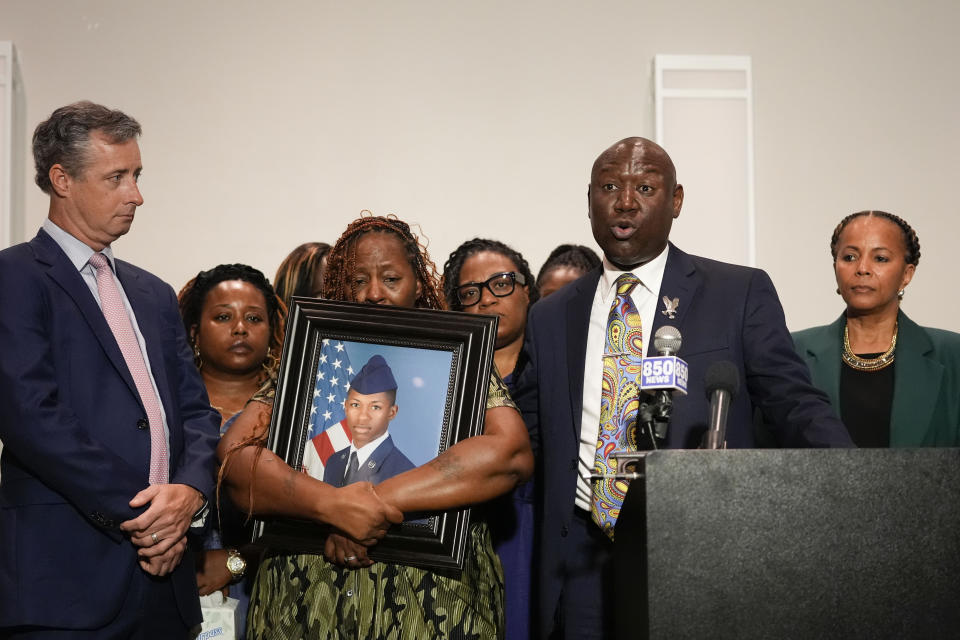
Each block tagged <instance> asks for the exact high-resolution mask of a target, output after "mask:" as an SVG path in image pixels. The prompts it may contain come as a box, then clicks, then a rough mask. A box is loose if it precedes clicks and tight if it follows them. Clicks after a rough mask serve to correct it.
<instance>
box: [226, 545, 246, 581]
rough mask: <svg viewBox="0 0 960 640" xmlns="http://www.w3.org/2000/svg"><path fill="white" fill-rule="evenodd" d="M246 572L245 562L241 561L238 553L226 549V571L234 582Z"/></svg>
mask: <svg viewBox="0 0 960 640" xmlns="http://www.w3.org/2000/svg"><path fill="white" fill-rule="evenodd" d="M246 570H247V561H246V560H244V559H243V556H241V555H240V552H239V551H237V550H236V549H227V571H229V572H230V575H232V576H233V579H234V580H239V579H240V578H242V577H243V574H244V572H246Z"/></svg>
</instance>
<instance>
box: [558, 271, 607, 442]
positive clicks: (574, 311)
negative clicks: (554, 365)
mask: <svg viewBox="0 0 960 640" xmlns="http://www.w3.org/2000/svg"><path fill="white" fill-rule="evenodd" d="M602 272H603V268H602V267H600V268H597V269H595V270H594V271H593V272H592V273H590V274H589V275H587V276H584V277H583V278H580V279H579V280H577V281H576V282H575V283H573V284H572V285H571V286H572V287H575V289H576V290H575V293H574V295H572V296H571V297H570V299H569V300H568V301H567V309H566V317H565V318H564V321H565V322H566V338H567V343H566V349H567V353H566V356H567V357H566V358H565V359H564V358H561V359H560V362H564V361H565V362H567V363H568V369H567V379H568V380H569V383H570V412H571V414H572V416H573V421H572V424H573V429H574V431H573V436H574V438H576V439H577V440H579V439H580V421H581V420H582V419H583V371H584V366H585V365H586V358H587V332H588V330H589V328H590V310H591V308H592V307H593V298H594V296H595V295H596V292H597V283H598V282H599V281H600V274H601V273H602Z"/></svg>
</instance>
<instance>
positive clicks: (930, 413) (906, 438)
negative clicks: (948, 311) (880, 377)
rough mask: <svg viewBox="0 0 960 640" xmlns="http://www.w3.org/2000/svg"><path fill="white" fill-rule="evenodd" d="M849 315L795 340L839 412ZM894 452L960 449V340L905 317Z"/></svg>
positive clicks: (893, 410)
mask: <svg viewBox="0 0 960 640" xmlns="http://www.w3.org/2000/svg"><path fill="white" fill-rule="evenodd" d="M845 322H846V319H845V315H841V316H840V317H839V318H838V319H837V320H836V321H834V322H833V323H832V324H828V325H825V326H822V327H813V328H811V329H804V330H803V331H798V332H796V333H794V334H793V339H794V342H795V343H796V346H797V352H798V353H799V354H800V355H801V357H803V359H804V360H806V362H807V364H808V365H809V366H810V373H811V375H812V376H813V383H814V384H815V385H817V386H818V387H820V388H821V389H823V390H824V391H825V392H826V394H827V395H828V396H829V397H830V402H831V403H833V406H834V407H837V408H838V412H839V407H840V369H841V368H842V367H843V364H842V362H841V359H840V352H841V350H842V349H843V327H844V324H845ZM897 322H898V325H899V328H898V330H897V353H896V360H895V361H894V365H893V366H894V367H895V370H894V375H893V406H892V407H891V410H890V446H891V447H957V446H960V334H957V333H953V332H952V331H944V330H943V329H928V328H926V327H921V326H920V325H918V324H917V323H916V322H914V321H913V320H911V319H910V318H908V317H907V315H906V314H905V313H903V311H901V312H900V314H899V317H898V319H897Z"/></svg>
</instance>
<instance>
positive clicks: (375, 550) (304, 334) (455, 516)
mask: <svg viewBox="0 0 960 640" xmlns="http://www.w3.org/2000/svg"><path fill="white" fill-rule="evenodd" d="M496 334H497V318H496V317H495V316H485V315H477V314H468V313H462V312H455V311H434V310H426V309H408V308H401V307H383V306H375V305H366V304H356V303H349V302H337V301H331V300H321V299H315V298H300V297H294V298H293V299H292V300H291V303H290V309H289V313H288V316H287V328H286V337H285V340H284V346H283V353H282V356H281V361H280V371H279V376H278V379H277V389H276V397H275V399H274V405H273V416H272V419H271V423H270V430H269V436H268V440H267V446H268V447H269V448H270V449H271V450H273V451H274V452H275V453H276V454H277V455H279V456H280V457H282V458H283V460H284V461H285V462H286V463H287V464H288V465H290V466H291V467H293V468H295V469H303V456H304V450H305V448H306V446H307V445H308V444H310V443H309V442H308V441H307V434H308V431H309V427H310V411H311V409H312V406H313V401H314V385H315V382H316V376H317V371H318V367H319V363H320V352H321V349H322V348H323V345H324V342H323V341H324V340H334V341H344V342H348V343H349V342H353V343H367V344H373V345H387V346H392V347H408V348H412V349H426V350H434V351H443V352H448V353H449V354H450V356H451V357H450V370H449V373H448V375H447V389H446V394H445V397H444V400H443V403H444V406H443V407H442V409H443V420H442V421H441V422H442V423H441V424H439V425H435V426H433V425H423V427H422V428H425V429H431V428H433V429H436V435H437V436H439V442H440V445H439V447H438V450H437V451H436V452H435V453H434V454H433V455H431V456H430V457H431V458H432V457H435V455H437V454H439V453H442V452H443V451H445V450H446V449H447V448H449V447H450V446H452V445H453V444H455V443H457V442H459V441H461V440H464V439H466V438H469V437H472V436H475V435H479V434H480V433H481V432H482V430H483V423H484V415H485V411H486V400H487V391H488V384H489V378H490V370H491V366H492V363H493V351H494V340H495V338H496ZM398 404H400V402H399V400H398ZM417 428H421V427H420V426H419V425H418V427H417ZM469 523H470V509H469V508H464V509H454V510H450V511H445V512H440V513H429V514H418V515H415V517H414V518H411V517H410V515H409V514H408V518H407V519H406V520H405V521H404V522H403V523H402V524H400V525H394V526H393V527H391V528H390V530H389V531H388V532H387V535H386V536H385V537H384V539H383V540H381V541H380V542H379V543H377V544H376V545H374V546H373V547H371V548H370V550H369V552H368V555H369V557H370V558H371V559H373V560H376V561H380V562H391V563H399V564H407V565H412V566H417V567H423V568H427V569H431V570H434V571H439V572H443V573H445V574H447V575H458V574H459V572H460V571H462V569H463V562H464V557H465V553H466V543H467V529H468V526H469ZM328 532H329V527H327V526H325V525H321V524H318V523H315V522H310V521H305V520H295V519H290V518H269V519H258V521H257V523H256V525H255V527H254V537H255V539H257V541H258V543H259V544H262V545H265V546H268V547H270V548H273V549H282V550H285V551H292V552H305V553H322V552H323V547H324V543H325V540H326V535H327V533H328Z"/></svg>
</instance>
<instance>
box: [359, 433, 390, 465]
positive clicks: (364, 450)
mask: <svg viewBox="0 0 960 640" xmlns="http://www.w3.org/2000/svg"><path fill="white" fill-rule="evenodd" d="M389 437H390V430H389V429H387V430H386V431H384V432H383V435H381V436H380V437H379V438H377V439H376V440H372V441H370V442H368V443H367V444H365V445H363V446H362V447H360V448H359V449H357V448H356V447H355V446H353V443H351V444H350V452H351V453H353V452H354V451H356V453H357V458H358V459H359V458H363V461H365V460H366V459H367V458H369V457H370V454H371V453H373V452H374V451H376V450H377V447H379V446H380V445H381V444H383V441H384V440H386V439H387V438H389Z"/></svg>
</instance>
